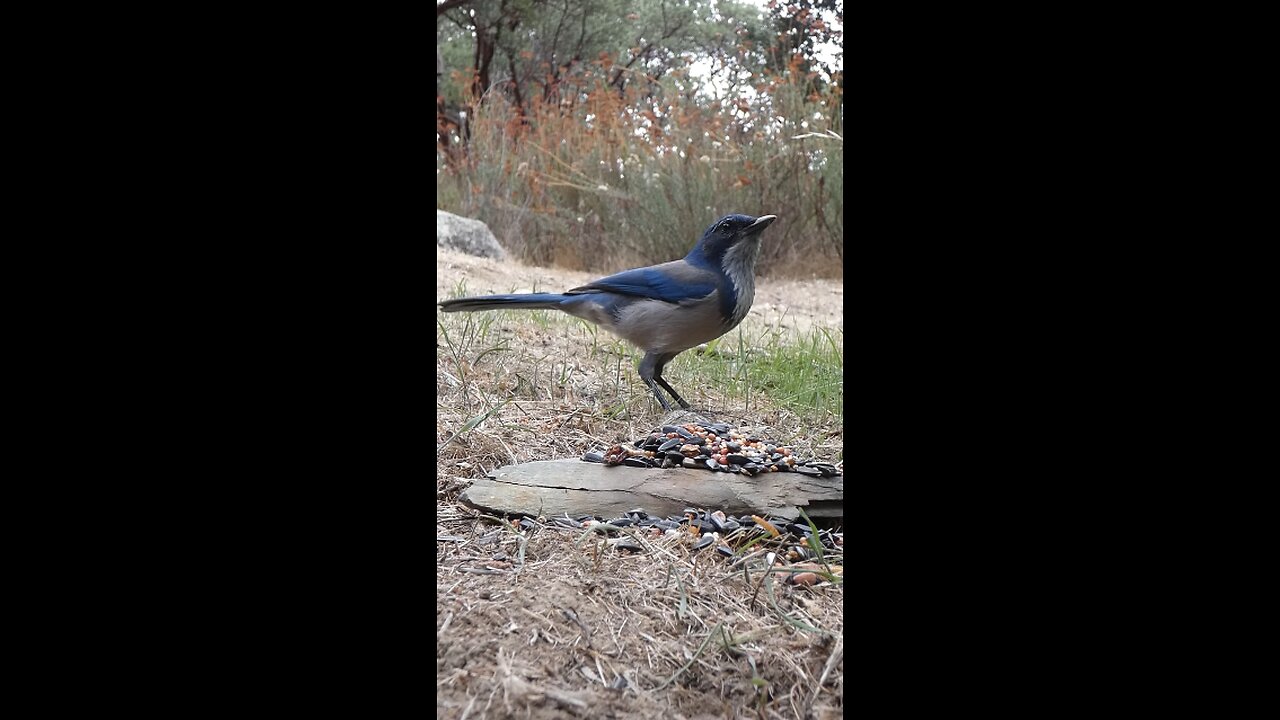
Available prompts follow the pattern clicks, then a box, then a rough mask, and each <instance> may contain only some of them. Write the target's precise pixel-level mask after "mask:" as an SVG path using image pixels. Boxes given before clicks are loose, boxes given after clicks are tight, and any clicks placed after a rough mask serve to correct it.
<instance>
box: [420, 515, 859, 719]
mask: <svg viewBox="0 0 1280 720" xmlns="http://www.w3.org/2000/svg"><path fill="white" fill-rule="evenodd" d="M491 523H492V521H490V520H488V519H486V518H481V517H478V516H477V515H476V514H474V513H473V512H472V511H469V510H467V509H466V508H463V507H461V506H459V505H456V504H452V503H448V504H445V505H444V506H442V507H441V508H440V514H439V516H438V519H437V528H436V532H437V538H438V540H437V544H436V545H437V556H436V561H437V573H436V592H437V609H436V612H437V641H436V652H437V656H436V657H437V660H436V682H437V690H438V692H439V695H438V697H439V699H438V700H437V709H438V710H441V711H444V712H443V713H442V717H460V716H461V715H460V713H461V712H462V711H463V710H464V709H465V708H467V707H471V708H472V713H471V716H473V717H533V718H541V717H547V718H550V717H557V716H563V715H557V713H563V712H565V711H568V712H570V713H571V714H574V715H579V716H587V715H591V716H594V717H610V716H612V717H619V718H628V717H638V718H657V717H662V718H670V717H672V715H671V714H670V713H671V711H677V712H679V713H682V714H684V715H685V716H686V717H689V718H695V717H723V718H736V717H766V718H768V717H781V718H807V717H837V716H839V715H840V714H841V712H842V707H843V702H842V697H841V696H842V692H843V686H844V662H843V641H842V634H843V630H844V615H843V607H842V602H843V595H844V589H843V583H842V582H839V583H822V584H819V585H816V586H813V587H803V586H795V585H789V584H785V581H784V577H785V576H784V575H780V574H776V573H771V572H769V569H770V563H769V556H770V553H769V552H767V551H766V549H765V548H763V547H759V548H758V549H756V550H755V551H754V552H750V553H748V554H746V556H745V560H744V561H742V562H739V563H737V564H733V563H732V562H731V561H730V560H728V559H726V558H724V557H722V556H720V555H717V554H714V553H709V552H706V551H703V552H700V553H694V552H693V551H691V549H690V547H689V544H688V542H687V541H685V540H684V539H683V538H676V537H671V536H664V537H662V538H658V539H646V538H644V537H643V536H642V535H640V534H638V533H637V534H635V537H636V538H637V540H638V541H640V542H642V543H643V544H644V546H645V547H646V550H647V552H644V553H641V554H636V555H631V554H629V553H627V552H625V551H619V550H618V549H616V548H615V547H613V546H612V545H611V544H610V543H609V541H608V540H606V539H604V538H602V537H600V536H597V535H594V534H591V535H589V536H587V537H585V538H583V537H582V533H581V532H579V531H574V530H568V529H563V528H558V527H555V526H546V527H542V528H538V529H535V530H532V531H516V530H515V529H513V528H511V527H510V526H507V525H505V524H503V525H497V524H491ZM439 538H444V540H443V541H441V540H440V539H439ZM495 557H497V558H500V559H499V560H496V561H495V560H494V559H493V558H495ZM827 559H828V562H830V563H831V564H832V565H833V566H842V565H843V557H842V555H837V556H834V557H828V558H827Z"/></svg>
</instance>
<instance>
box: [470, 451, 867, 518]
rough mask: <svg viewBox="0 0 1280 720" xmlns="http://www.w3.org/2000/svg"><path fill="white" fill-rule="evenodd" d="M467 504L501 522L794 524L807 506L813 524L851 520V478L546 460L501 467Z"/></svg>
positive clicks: (476, 484)
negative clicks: (679, 518)
mask: <svg viewBox="0 0 1280 720" xmlns="http://www.w3.org/2000/svg"><path fill="white" fill-rule="evenodd" d="M688 462H690V463H691V464H693V463H695V462H696V461H693V460H691V459H690V460H688ZM460 499H461V500H462V501H463V502H464V503H466V504H467V505H470V506H471V507H475V508H479V509H482V510H485V511H486V512H491V513H493V514H499V515H500V514H509V515H538V514H545V515H546V516H547V517H555V516H557V515H562V514H564V513H569V514H570V515H571V516H576V515H577V514H580V513H591V514H593V515H594V514H598V515H600V516H601V517H615V516H618V515H622V514H624V513H626V512H627V511H628V510H630V509H633V508H637V507H642V508H644V509H645V510H646V511H647V512H649V513H651V514H655V515H657V516H660V517H665V516H668V515H679V514H680V513H681V511H682V510H683V509H684V508H685V507H686V506H695V507H703V508H716V509H719V510H723V511H724V512H726V513H729V514H732V515H735V516H736V515H738V514H741V513H753V514H758V515H768V516H771V517H780V518H787V519H788V520H794V519H795V518H796V517H798V515H799V513H798V512H797V511H796V508H797V507H803V508H804V509H805V512H807V513H808V514H809V516H810V517H814V518H840V517H843V515H844V478H843V476H839V475H838V476H836V477H833V478H813V477H808V476H806V475H801V474H799V473H768V474H761V475H758V476H756V477H754V478H752V477H748V476H746V475H734V474H730V473H714V474H713V473H711V472H710V471H708V470H705V469H701V470H689V469H685V468H670V469H661V468H631V467H626V466H618V467H609V466H607V465H600V464H597V463H588V462H582V461H580V460H538V461H535V462H527V463H522V464H519V465H508V466H506V467H503V468H498V469H496V470H494V471H492V472H490V473H489V476H488V477H486V478H481V479H479V480H476V481H475V482H474V483H472V485H471V487H469V488H467V490H466V491H465V492H463V493H462V495H461V497H460ZM748 522H750V519H749V518H748ZM706 529H707V530H712V529H714V526H711V527H708V528H706Z"/></svg>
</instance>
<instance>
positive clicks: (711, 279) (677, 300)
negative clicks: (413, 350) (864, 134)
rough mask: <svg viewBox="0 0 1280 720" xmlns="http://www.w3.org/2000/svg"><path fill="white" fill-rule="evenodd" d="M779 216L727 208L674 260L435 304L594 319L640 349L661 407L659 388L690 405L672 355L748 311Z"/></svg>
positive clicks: (642, 367)
mask: <svg viewBox="0 0 1280 720" xmlns="http://www.w3.org/2000/svg"><path fill="white" fill-rule="evenodd" d="M777 219H778V216H777V215H761V216H759V217H751V216H750V215H738V214H732V215H725V216H724V217H722V218H720V219H719V220H716V221H715V222H714V223H712V224H711V225H710V226H708V227H707V229H706V230H705V231H704V232H703V233H702V236H701V237H700V238H699V239H698V241H697V242H696V243H695V244H694V246H693V249H692V250H690V251H689V254H688V255H685V256H684V257H683V258H681V259H679V260H672V261H671V262H665V263H661V264H659V265H651V266H649V267H641V268H634V269H631V270H624V271H622V272H620V273H617V274H614V275H610V276H608V277H603V278H600V279H598V280H593V281H592V282H589V283H587V284H586V285H582V286H580V287H576V288H573V289H571V290H566V291H565V292H563V293H526V294H514V295H484V296H480V297H461V298H452V299H449V300H444V301H442V302H440V303H438V305H439V307H440V310H441V311H443V312H467V311H475V310H496V309H499V308H523V309H527V310H535V309H552V310H560V311H562V312H566V313H568V314H570V315H573V316H574V317H578V318H582V319H584V320H587V321H589V322H592V323H595V324H596V325H598V326H600V327H602V328H604V329H605V330H608V331H609V332H611V333H613V334H614V335H617V336H619V337H621V338H622V339H624V340H626V341H628V342H630V343H631V344H633V345H635V346H636V347H637V348H639V349H640V350H643V351H644V357H642V358H641V359H640V362H639V363H637V365H636V371H637V372H638V373H639V374H640V379H641V380H643V381H644V384H645V385H647V386H648V387H649V389H650V390H652V391H653V395H654V397H655V398H657V400H658V403H659V404H660V405H661V406H662V409H663V410H665V411H667V412H670V411H671V410H672V408H671V404H670V403H669V402H668V401H667V399H666V398H665V397H664V396H663V394H662V392H661V391H660V390H659V387H661V389H662V390H665V391H667V392H668V393H670V395H671V398H672V399H674V400H675V401H676V402H677V403H679V404H680V407H681V408H683V409H685V410H688V409H689V403H687V402H685V400H684V398H682V397H680V394H679V393H677V392H676V391H675V389H674V388H672V387H671V385H670V383H668V382H667V381H666V380H665V379H663V377H662V370H663V368H665V367H666V366H667V363H669V362H671V359H672V358H674V357H675V356H677V355H679V354H680V353H682V352H684V351H685V350H688V349H689V348H692V347H697V346H698V345H701V344H702V343H705V342H710V341H712V340H715V339H716V338H718V337H720V336H721V335H724V334H725V333H727V332H729V331H730V330H732V329H734V328H735V327H737V326H738V324H739V323H741V322H742V319H743V318H745V317H746V316H747V311H748V310H750V309H751V303H752V301H753V300H754V299H755V289H756V285H755V269H756V260H757V259H758V258H759V256H760V241H761V238H760V235H761V233H762V232H763V231H764V229H765V228H767V227H769V225H770V224H771V223H772V222H773V221H774V220H777Z"/></svg>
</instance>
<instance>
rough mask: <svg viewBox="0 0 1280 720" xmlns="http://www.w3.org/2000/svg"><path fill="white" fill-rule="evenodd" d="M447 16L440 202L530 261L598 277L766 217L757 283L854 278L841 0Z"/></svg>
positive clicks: (644, 0) (500, 5) (681, 2)
mask: <svg viewBox="0 0 1280 720" xmlns="http://www.w3.org/2000/svg"><path fill="white" fill-rule="evenodd" d="M436 15H437V49H438V51H437V83H436V110H437V153H436V158H437V160H436V175H437V181H438V182H437V195H436V206H437V207H438V208H439V209H442V210H447V211H450V212H454V213H457V214H460V215H466V216H468V217H475V218H478V219H480V220H483V221H485V222H486V223H487V224H488V225H489V227H490V228H491V229H492V230H493V231H494V234H495V235H497V237H498V239H499V241H500V242H502V243H503V245H504V246H505V247H506V248H507V249H508V250H509V251H511V252H512V253H513V254H514V255H515V256H516V257H519V258H521V259H523V260H524V261H526V262H530V263H534V264H539V265H560V266H563V267H569V268H573V269H580V270H589V271H599V272H611V271H615V270H619V269H622V268H624V267H634V266H636V265H641V264H648V263H654V262H662V261H665V260H670V259H672V258H675V257H680V256H682V255H684V253H685V252H687V251H688V249H689V247H690V246H691V245H692V243H693V241H694V240H695V239H696V238H697V236H698V235H699V234H700V233H701V231H702V230H703V229H704V228H705V227H707V226H708V225H710V224H711V223H712V222H713V221H714V220H715V219H717V218H719V217H720V216H722V215H724V214H727V213H731V212H740V213H746V214H751V215H760V214H765V213H771V214H775V215H778V217H779V219H778V221H777V222H776V223H775V224H774V225H773V226H772V227H771V228H770V230H769V233H768V235H767V237H766V241H765V243H764V246H763V250H762V258H761V265H760V270H759V273H760V274H761V275H765V276H775V277H811V276H814V275H817V276H821V277H843V269H842V262H843V245H844V204H843V189H844V188H843V185H844V183H843V179H844V176H843V161H844V145H843V139H842V138H843V136H844V128H843V118H844V110H843V108H844V105H843V95H844V93H843V90H844V88H843V84H844V83H843V72H842V62H843V61H842V53H841V52H840V51H839V44H840V43H841V42H842V36H841V32H840V29H839V27H840V23H841V22H842V20H843V3H842V2H837V1H835V0H797V1H792V2H777V1H774V2H770V3H769V4H768V6H767V8H766V9H765V10H764V11H761V9H760V8H758V7H756V6H754V5H751V4H744V3H739V2H734V1H733V0H628V1H625V2H624V1H623V0H581V1H578V0H575V1H574V2H568V1H567V0H489V1H485V2H480V1H473V0H446V1H445V2H439V1H438V2H437V5H436ZM832 47H834V48H835V51H834V52H833V53H829V52H828V53H824V51H823V48H832Z"/></svg>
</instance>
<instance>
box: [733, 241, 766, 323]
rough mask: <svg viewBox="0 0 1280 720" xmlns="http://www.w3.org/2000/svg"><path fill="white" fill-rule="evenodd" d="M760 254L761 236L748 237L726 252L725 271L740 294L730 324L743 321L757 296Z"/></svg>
mask: <svg viewBox="0 0 1280 720" xmlns="http://www.w3.org/2000/svg"><path fill="white" fill-rule="evenodd" d="M759 256H760V236H759V235H758V234H757V235H756V236H755V237H753V238H748V239H746V240H742V241H741V242H739V243H737V244H736V245H734V246H733V247H731V248H729V249H728V251H726V252H725V254H724V273H725V275H728V276H729V282H731V283H733V289H734V291H735V292H736V293H737V295H738V303H737V306H736V307H734V309H733V316H732V317H730V318H729V326H730V327H734V326H736V325H737V324H738V323H740V322H742V319H743V318H745V317H746V316H747V311H748V310H750V309H751V303H752V301H754V300H755V297H756V258H757V257H759Z"/></svg>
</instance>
